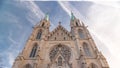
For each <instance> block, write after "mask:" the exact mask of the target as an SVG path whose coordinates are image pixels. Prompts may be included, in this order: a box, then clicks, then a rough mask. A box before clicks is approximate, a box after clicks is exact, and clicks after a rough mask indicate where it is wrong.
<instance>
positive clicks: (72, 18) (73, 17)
mask: <svg viewBox="0 0 120 68" xmlns="http://www.w3.org/2000/svg"><path fill="white" fill-rule="evenodd" d="M74 19H75V16H74V15H73V12H72V11H71V20H74Z"/></svg>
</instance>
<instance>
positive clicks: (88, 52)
mask: <svg viewBox="0 0 120 68" xmlns="http://www.w3.org/2000/svg"><path fill="white" fill-rule="evenodd" d="M83 49H84V52H85V54H86V55H87V56H91V52H90V49H89V46H88V44H87V43H83Z"/></svg>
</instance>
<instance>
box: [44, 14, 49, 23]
mask: <svg viewBox="0 0 120 68" xmlns="http://www.w3.org/2000/svg"><path fill="white" fill-rule="evenodd" d="M45 20H47V21H48V20H49V15H48V13H46V14H45Z"/></svg>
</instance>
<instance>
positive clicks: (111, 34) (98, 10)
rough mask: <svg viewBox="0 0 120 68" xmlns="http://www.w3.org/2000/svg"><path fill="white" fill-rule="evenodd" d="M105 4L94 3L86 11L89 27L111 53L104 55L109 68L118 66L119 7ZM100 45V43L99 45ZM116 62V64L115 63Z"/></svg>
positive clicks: (119, 49) (119, 38)
mask: <svg viewBox="0 0 120 68" xmlns="http://www.w3.org/2000/svg"><path fill="white" fill-rule="evenodd" d="M112 6H113V5H111V6H110V5H107V4H104V5H103V4H100V5H99V4H94V5H92V6H91V7H90V10H89V11H88V15H87V16H88V21H89V22H90V23H89V27H90V29H91V31H93V32H94V34H95V35H96V36H97V37H99V39H100V40H101V41H102V42H103V43H104V44H105V46H106V47H107V48H108V49H109V51H110V53H111V55H110V56H111V57H110V58H108V56H107V57H106V58H107V59H108V61H109V63H110V64H109V65H110V67H111V68H118V67H119V63H116V62H118V61H119V60H120V58H119V57H120V55H119V52H120V46H119V44H120V42H119V40H120V35H119V34H120V27H119V26H120V23H119V22H120V19H119V18H120V13H119V12H120V9H119V8H118V7H117V8H116V7H112ZM101 46H102V45H101ZM115 63H116V64H115Z"/></svg>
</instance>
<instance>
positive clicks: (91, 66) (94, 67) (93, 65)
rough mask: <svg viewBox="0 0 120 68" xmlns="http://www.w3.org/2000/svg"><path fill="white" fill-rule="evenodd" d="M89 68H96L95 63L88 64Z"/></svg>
mask: <svg viewBox="0 0 120 68" xmlns="http://www.w3.org/2000/svg"><path fill="white" fill-rule="evenodd" d="M89 68H98V65H97V64H95V63H90V65H89Z"/></svg>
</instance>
